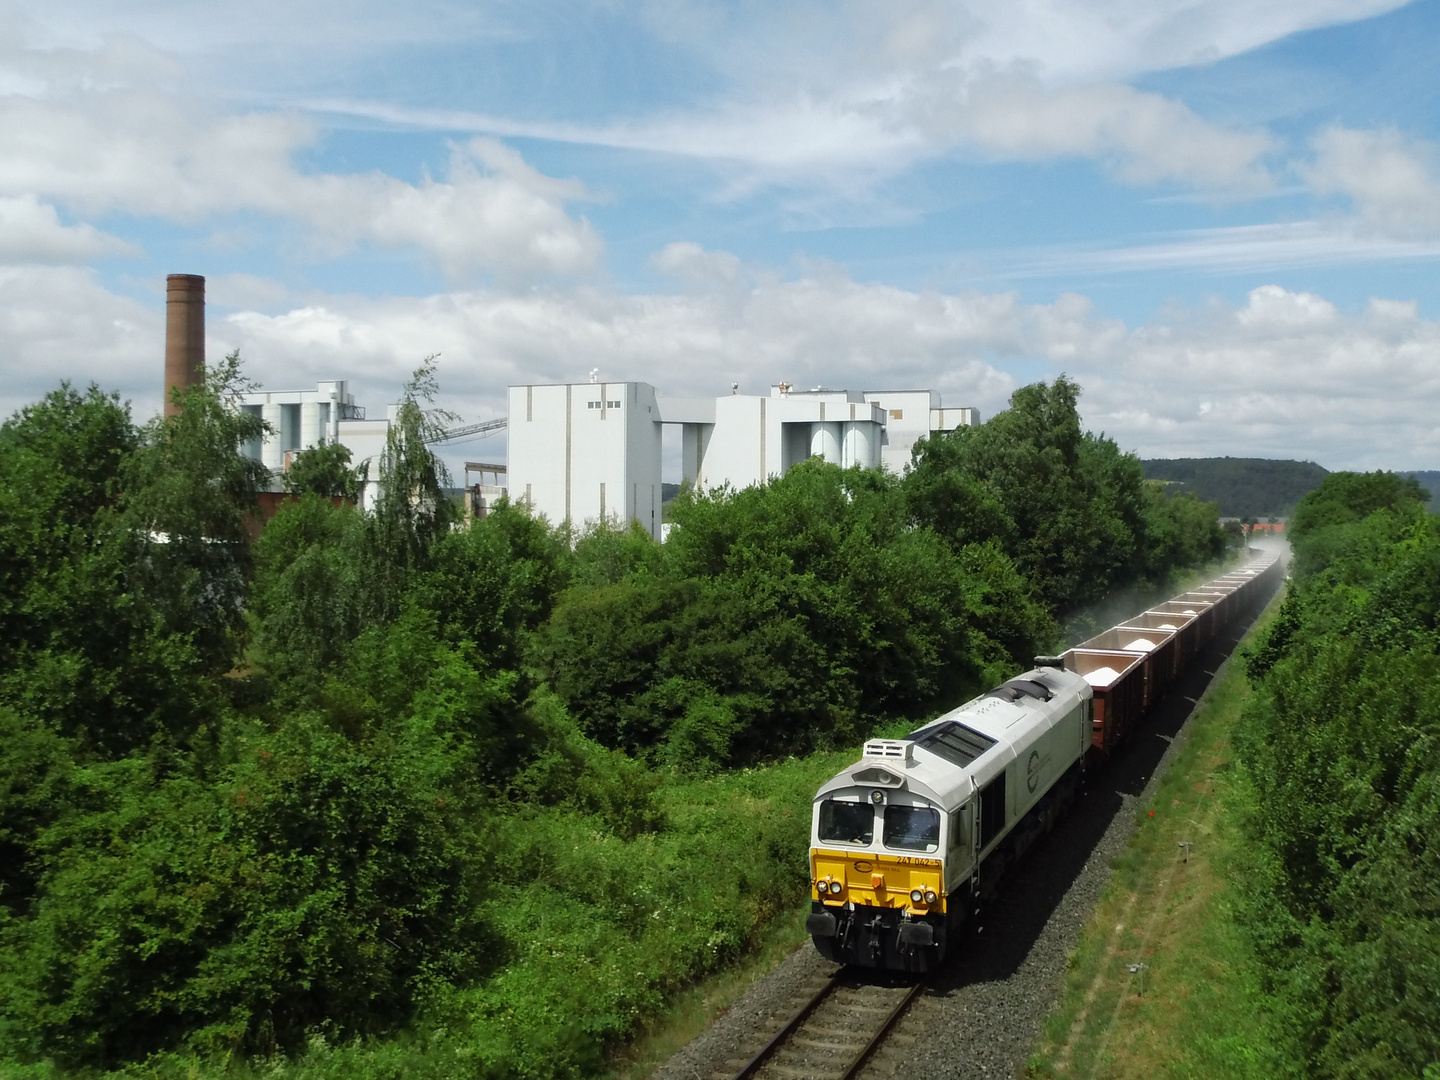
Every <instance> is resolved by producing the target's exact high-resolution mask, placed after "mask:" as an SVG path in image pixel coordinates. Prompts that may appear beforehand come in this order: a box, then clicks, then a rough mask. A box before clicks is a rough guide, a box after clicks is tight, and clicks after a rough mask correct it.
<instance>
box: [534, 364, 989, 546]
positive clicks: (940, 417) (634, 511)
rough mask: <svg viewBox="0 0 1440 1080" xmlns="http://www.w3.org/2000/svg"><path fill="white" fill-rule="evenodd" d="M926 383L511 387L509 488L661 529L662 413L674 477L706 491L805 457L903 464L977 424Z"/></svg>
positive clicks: (566, 511)
mask: <svg viewBox="0 0 1440 1080" xmlns="http://www.w3.org/2000/svg"><path fill="white" fill-rule="evenodd" d="M979 422H980V419H979V415H978V414H977V413H976V411H975V410H974V409H969V408H963V409H957V408H951V409H946V408H942V407H941V404H940V395H939V394H937V393H935V392H934V391H933V390H872V391H863V392H860V391H853V390H826V389H815V390H807V391H799V390H794V389H792V388H791V387H790V386H788V385H786V384H785V383H780V384H778V385H776V386H774V387H772V388H771V390H770V394H769V396H767V397H761V396H758V395H742V394H730V395H727V396H724V397H716V398H673V397H662V396H660V395H658V394H657V393H656V392H655V388H654V387H653V386H651V385H649V384H648V383H642V382H618V383H602V382H593V383H560V384H549V385H528V386H512V387H510V423H509V442H510V449H509V490H510V497H511V498H513V499H515V500H517V501H525V502H527V503H528V504H529V505H530V507H531V509H532V510H534V511H535V512H536V513H540V514H544V515H545V516H546V517H547V518H549V519H550V520H551V521H554V522H561V521H570V522H573V523H575V524H577V525H578V524H583V523H585V522H589V521H599V520H606V519H609V520H619V521H627V520H628V521H638V522H639V523H640V524H641V525H642V526H643V527H644V528H645V530H646V531H647V532H649V533H650V535H652V536H654V537H656V538H657V539H658V538H659V537H660V535H661V520H660V518H661V514H660V502H661V494H660V469H661V425H663V424H675V425H678V426H679V427H680V443H681V473H682V478H683V479H684V480H686V481H689V482H690V483H693V484H694V485H695V487H696V489H697V490H700V491H705V490H709V489H713V488H717V487H720V486H721V485H724V484H729V485H730V486H731V487H734V488H744V487H749V486H751V485H753V484H760V483H764V482H765V481H767V480H769V479H771V478H772V477H776V476H782V475H783V474H784V473H785V472H786V471H787V470H788V469H790V467H791V466H793V465H795V464H797V463H799V462H801V461H804V460H805V459H806V458H809V457H820V458H823V459H824V460H826V461H829V462H833V463H834V464H836V465H840V466H843V467H849V466H851V465H860V466H865V467H868V468H875V467H884V468H887V469H889V470H891V471H892V472H896V473H899V472H902V471H903V470H904V468H905V466H906V465H907V464H908V463H909V461H910V451H911V448H912V447H913V446H914V445H915V442H916V440H918V439H920V438H923V437H924V436H926V435H929V434H930V433H931V432H934V431H950V430H952V429H954V428H956V427H961V426H965V425H973V424H978V423H979Z"/></svg>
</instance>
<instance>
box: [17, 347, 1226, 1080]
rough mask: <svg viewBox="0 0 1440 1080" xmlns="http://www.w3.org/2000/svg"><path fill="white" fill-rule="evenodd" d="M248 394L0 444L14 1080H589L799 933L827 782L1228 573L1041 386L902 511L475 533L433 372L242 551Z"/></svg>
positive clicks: (926, 455)
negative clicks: (1151, 596)
mask: <svg viewBox="0 0 1440 1080" xmlns="http://www.w3.org/2000/svg"><path fill="white" fill-rule="evenodd" d="M241 385H242V383H241V380H240V375H239V370H238V360H237V359H234V358H232V359H231V360H230V361H228V362H227V364H226V365H224V366H222V367H219V368H218V369H216V370H212V371H211V372H210V373H209V374H208V375H207V380H206V383H205V384H204V385H203V386H200V387H197V388H194V389H192V390H190V391H187V394H186V397H185V399H184V402H183V406H184V407H183V410H182V411H181V412H180V414H179V415H178V416H177V417H176V418H174V419H173V420H170V421H160V420H155V421H153V422H151V423H149V424H147V425H145V426H144V427H137V426H136V425H135V424H134V423H133V422H132V420H131V417H130V415H129V411H128V409H127V408H126V407H125V406H124V405H123V404H121V403H120V401H119V400H118V399H117V398H116V397H115V396H113V395H108V394H105V393H103V392H101V391H100V390H98V389H96V388H93V387H92V388H91V389H90V390H89V391H87V392H83V393H82V392H79V391H77V390H75V389H74V388H72V387H69V386H63V387H62V388H60V389H59V390H56V391H55V392H54V393H52V394H50V395H49V396H47V397H46V398H45V399H44V400H43V401H40V402H38V403H36V404H35V405H32V406H30V407H28V408H26V409H24V410H22V411H21V412H20V413H19V414H17V415H16V416H14V417H12V418H11V419H10V420H9V421H7V422H6V423H5V424H4V425H3V426H0V972H3V978H0V1073H4V1075H6V1076H7V1077H11V1076H23V1077H34V1078H36V1080H39V1078H42V1077H43V1078H45V1080H54V1078H56V1077H58V1076H62V1075H65V1070H78V1071H81V1072H82V1073H83V1074H84V1075H86V1076H94V1075H95V1074H94V1073H93V1072H88V1071H86V1070H107V1069H128V1070H134V1071H131V1072H127V1073H126V1075H132V1076H133V1075H140V1074H141V1072H142V1071H143V1074H144V1075H146V1076H151V1077H165V1078H168V1077H180V1076H185V1077H196V1076H211V1075H217V1076H218V1075H222V1074H223V1075H226V1076H231V1077H233V1076H235V1075H237V1073H236V1070H237V1069H241V1068H243V1067H244V1065H243V1063H244V1062H245V1061H247V1060H248V1061H250V1062H251V1063H252V1065H253V1067H254V1068H255V1069H256V1070H257V1071H259V1072H263V1074H264V1075H265V1076H266V1077H271V1078H275V1077H281V1076H285V1075H288V1076H291V1077H299V1076H304V1077H307V1078H316V1077H337V1078H338V1077H342V1076H343V1077H346V1078H347V1080H349V1078H352V1077H379V1076H399V1075H404V1076H406V1077H433V1078H435V1080H440V1078H442V1077H443V1078H449V1077H455V1076H473V1077H483V1078H485V1080H505V1078H511V1077H514V1078H524V1080H554V1078H559V1077H566V1078H577V1077H583V1076H595V1075H601V1074H603V1073H604V1072H605V1070H606V1062H605V1060H604V1057H603V1052H604V1050H605V1048H606V1047H608V1046H613V1045H614V1044H615V1043H617V1042H618V1041H620V1040H623V1039H625V1038H627V1037H629V1036H631V1035H633V1034H634V1033H635V1032H636V1031H637V1030H638V1029H639V1028H640V1026H641V1025H642V1024H643V1023H644V1022H645V1021H646V1020H647V1018H649V1017H652V1016H654V1015H655V1013H656V1012H657V1011H658V1010H659V1009H661V1008H662V1007H663V1004H664V1002H665V1001H666V1000H667V998H668V997H671V996H673V994H674V992H675V991H676V990H677V989H678V988H680V987H682V986H684V985H686V984H687V983H689V982H692V981H693V980H694V979H696V978H698V977H700V976H702V975H704V974H706V973H707V972H709V971H713V970H714V969H716V968H717V967H719V966H721V965H723V964H725V963H727V962H728V961H729V960H731V959H733V958H734V957H735V956H736V955H737V954H739V953H741V952H743V951H744V950H745V949H746V948H747V947H748V946H749V945H750V944H751V943H752V942H753V940H754V937H755V935H756V933H757V931H758V928H760V927H762V926H763V925H764V924H765V923H766V921H767V920H768V919H771V918H774V917H775V915H776V914H777V912H781V911H785V910H790V909H792V908H793V906H794V905H795V904H797V903H798V902H799V900H800V898H801V897H802V895H803V894H804V890H805V888H806V882H807V878H808V873H807V867H806V864H805V836H806V834H807V822H808V807H809V797H810V793H811V792H813V790H814V788H815V785H816V784H817V783H818V782H819V780H820V778H821V777H823V776H825V775H828V774H829V773H831V772H833V770H834V769H835V768H837V767H839V763H838V762H837V761H836V760H827V759H826V758H825V756H824V754H825V753H826V752H833V751H834V750H835V748H840V747H846V746H853V745H854V744H855V743H856V742H857V741H858V740H860V739H862V738H863V737H865V736H866V735H867V734H869V733H870V732H871V731H873V730H874V729H875V727H876V725H877V724H879V723H881V722H883V721H887V720H890V721H895V722H898V721H899V718H909V717H916V716H923V715H927V714H928V713H929V712H931V711H933V710H935V709H937V708H941V707H945V706H947V705H949V704H953V703H956V702H957V701H958V700H959V699H961V698H963V696H965V695H967V694H969V693H971V692H973V691H975V690H976V689H977V688H979V687H982V686H984V685H988V684H992V683H993V681H994V680H997V679H999V678H1002V677H1005V676H1008V675H1009V674H1012V673H1014V672H1015V671H1016V670H1018V669H1020V668H1021V667H1022V666H1023V665H1025V664H1027V663H1028V662H1029V661H1030V658H1031V657H1032V656H1033V654H1034V653H1035V652H1036V651H1038V650H1042V649H1049V648H1052V647H1053V646H1054V644H1055V639H1056V636H1057V632H1056V620H1057V618H1063V617H1065V616H1067V615H1069V614H1071V613H1073V612H1074V611H1075V609H1076V608H1077V607H1080V606H1082V605H1086V604H1089V603H1093V602H1094V601H1096V600H1097V599H1099V598H1101V597H1103V596H1105V595H1106V594H1107V592H1109V591H1110V590H1112V589H1116V588H1127V587H1133V586H1137V585H1144V584H1147V583H1148V584H1152V585H1153V584H1156V583H1160V582H1163V581H1164V580H1166V579H1167V578H1168V577H1169V575H1170V574H1171V573H1172V571H1175V570H1177V569H1180V568H1184V567H1190V566H1193V565H1196V564H1200V563H1205V562H1208V561H1211V560H1214V559H1216V558H1217V557H1218V556H1220V555H1221V554H1222V551H1223V547H1224V544H1225V536H1226V534H1225V533H1224V532H1222V530H1221V529H1220V527H1219V524H1218V521H1217V516H1216V512H1215V508H1214V506H1213V505H1210V504H1207V503H1203V502H1200V501H1199V500H1197V499H1195V498H1193V497H1189V496H1184V495H1182V496H1177V497H1168V496H1167V495H1166V494H1165V493H1164V492H1163V491H1162V490H1161V489H1160V488H1159V486H1158V485H1151V484H1147V483H1145V481H1144V479H1143V474H1142V470H1141V467H1140V463H1139V461H1138V460H1136V458H1135V457H1134V456H1133V455H1130V454H1126V453H1124V452H1123V451H1121V450H1120V448H1119V447H1117V446H1116V445H1115V443H1114V442H1112V441H1111V440H1108V439H1105V438H1103V437H1097V436H1095V435H1093V434H1090V433H1087V432H1085V431H1084V430H1083V429H1082V428H1081V426H1080V421H1079V414H1078V411H1077V406H1076V399H1077V396H1078V394H1079V388H1078V387H1077V386H1076V385H1075V384H1073V383H1071V382H1068V381H1067V380H1065V379H1059V380H1056V381H1055V382H1054V383H1053V384H1050V385H1046V384H1037V385H1034V386H1027V387H1024V388H1022V389H1021V390H1019V391H1017V392H1016V393H1015V395H1014V396H1013V397H1012V399H1011V407H1010V408H1009V409H1008V410H1007V411H1005V412H1002V413H1000V414H999V415H997V416H996V417H994V418H993V419H991V420H990V421H989V422H988V423H986V424H984V425H981V426H979V427H975V428H962V429H960V430H958V431H955V432H953V433H949V434H943V435H938V436H935V437H932V438H931V439H929V440H926V441H925V443H924V444H922V446H921V447H920V452H919V454H918V456H917V459H916V463H915V467H914V468H913V469H912V470H911V471H910V472H908V473H907V474H906V476H905V477H903V478H901V477H897V476H894V475H892V474H890V473H886V472H881V471H879V470H862V469H848V470H842V469H840V468H838V467H836V466H833V465H827V464H825V463H824V462H821V461H818V460H811V461H808V462H804V463H802V464H800V465H798V466H797V467H795V468H794V469H792V470H790V472H789V473H787V474H786V475H785V476H784V477H782V478H779V479H776V480H773V481H771V482H770V483H768V484H765V485H762V486H758V487H752V488H749V489H746V490H744V491H730V490H722V491H718V492H714V493H710V494H706V495H696V494H695V493H693V492H686V493H682V494H681V495H680V496H679V497H678V498H677V499H676V501H675V503H674V506H673V508H672V512H671V519H672V526H673V528H672V531H671V533H670V537H669V540H668V542H667V543H665V544H663V545H662V544H659V543H656V542H655V541H653V540H652V539H651V538H650V537H649V536H648V535H646V534H645V533H644V532H643V531H640V530H639V529H638V528H637V529H626V528H622V527H619V526H617V525H613V524H612V525H605V524H603V523H602V524H599V525H596V526H593V527H591V528H589V529H586V530H583V531H580V532H576V531H572V530H571V529H569V528H568V527H556V526H553V525H551V524H550V523H548V522H546V521H544V520H543V519H537V518H533V517H531V516H530V515H529V514H528V513H526V512H525V511H524V510H523V509H522V508H519V507H515V506H510V505H507V504H505V503H504V502H503V501H502V502H501V503H500V504H499V505H498V507H497V508H496V509H495V511H494V512H493V513H492V514H490V515H489V516H488V517H486V518H485V519H483V520H480V521H477V522H473V523H470V524H468V525H467V524H466V523H464V522H462V521H461V520H459V517H458V513H457V510H456V506H455V503H454V502H453V501H452V500H450V499H449V498H447V497H446V494H445V490H446V489H445V478H444V475H443V469H441V468H440V467H439V464H438V462H437V461H436V459H435V457H434V456H433V455H432V454H431V452H430V451H429V450H428V448H427V442H428V440H429V438H430V437H431V436H432V435H433V433H434V428H435V425H436V423H437V418H436V416H435V415H434V414H433V413H428V412H427V409H426V407H425V403H426V401H427V400H430V399H431V398H432V397H433V394H434V390H435V387H434V381H433V371H432V370H431V369H429V368H422V369H421V370H420V371H419V372H417V375H416V378H415V379H414V380H413V381H412V383H411V385H410V387H409V388H408V389H407V391H406V393H405V395H404V400H403V402H402V404H401V406H400V408H399V411H398V417H397V422H396V424H395V425H394V426H393V428H392V430H391V433H390V436H389V442H388V445H387V447H386V450H385V453H384V455H383V457H382V459H381V462H380V478H381V480H382V485H381V495H380V497H379V499H378V500H377V503H376V505H375V507H374V509H373V512H371V513H361V512H359V511H358V510H356V508H355V507H354V506H353V505H352V504H350V503H347V502H345V501H344V498H343V497H344V496H345V494H346V493H347V492H351V491H353V490H354V487H355V477H354V476H353V475H352V474H350V473H349V472H348V462H347V461H346V456H345V453H344V451H343V448H341V447H336V446H328V447H320V448H317V449H315V450H312V451H306V452H305V453H302V454H301V455H299V458H298V459H297V461H296V463H295V464H294V465H293V466H292V468H291V471H290V473H289V474H288V475H289V479H290V482H291V486H292V487H296V488H301V489H305V490H303V491H302V493H301V497H300V498H299V499H298V500H296V501H295V502H293V503H291V504H288V505H286V506H284V507H283V508H282V509H281V511H280V512H279V514H277V516H276V517H275V518H274V519H273V520H272V521H271V522H270V523H269V525H268V526H267V527H266V529H265V531H264V533H263V535H262V536H261V537H260V539H259V540H258V541H256V542H254V543H253V544H252V543H250V542H248V541H247V522H249V521H251V520H252V515H253V513H254V509H255V506H256V489H257V484H258V483H259V482H260V481H261V480H262V479H263V478H264V477H263V476H262V473H261V471H260V470H259V467H258V466H256V465H255V464H254V463H252V462H249V461H248V460H247V459H246V458H244V457H243V456H242V455H241V453H240V448H241V447H243V446H244V445H245V444H246V443H247V442H249V441H251V440H253V439H254V438H256V437H258V436H259V435H260V434H261V425H260V421H259V420H258V418H256V417H253V416H250V415H249V414H245V413H239V412H235V411H232V410H231V409H229V408H227V407H226V406H225V402H226V401H227V400H230V399H231V398H232V397H233V395H234V394H235V392H236V391H237V389H238V388H239V387H240V386H241ZM816 751H819V752H820V753H821V756H820V757H814V756H807V757H804V758H801V757H799V756H798V755H802V754H804V755H813V754H814V752H816ZM791 755H795V756H794V757H791ZM258 1059H264V1060H258ZM141 1063H143V1065H142V1064H141Z"/></svg>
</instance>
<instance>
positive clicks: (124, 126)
mask: <svg viewBox="0 0 1440 1080" xmlns="http://www.w3.org/2000/svg"><path fill="white" fill-rule="evenodd" d="M13 51H14V50H11V52H12V53H13ZM113 52H114V48H113V46H112V45H106V46H105V47H103V48H101V49H99V50H96V51H93V52H80V53H71V52H66V53H64V54H63V55H61V54H58V53H53V52H52V53H46V54H42V58H43V60H44V61H45V62H44V63H40V62H38V61H36V62H34V63H31V64H29V65H28V67H27V66H25V65H19V66H18V67H19V70H22V71H23V72H24V73H26V74H27V77H32V76H33V77H35V78H41V77H43V79H44V80H45V81H44V84H43V90H42V91H39V92H32V93H11V94H8V95H4V96H0V146H4V147H5V152H4V154H0V197H3V196H5V195H9V196H11V197H13V198H18V199H22V200H23V199H43V200H47V201H50V202H54V203H59V204H62V205H64V206H66V207H67V208H69V209H71V210H74V211H76V212H78V213H82V214H86V215H102V214H114V213H124V214H132V215H138V216H141V217H153V218H159V219H162V220H166V221H171V222H179V223H182V224H192V225H193V224H198V223H203V222H205V221H208V220H213V219H215V218H217V217H224V216H225V215H230V214H234V213H237V212H245V211H251V212H259V213H261V214H264V215H268V216H271V217H273V218H276V219H279V220H282V221H287V222H293V223H295V224H298V225H299V226H300V227H301V229H302V234H303V236H304V237H305V238H306V240H307V241H308V243H309V244H310V245H311V246H312V247H313V249H314V251H315V252H317V253H321V254H324V255H330V256H335V255H340V254H344V253H346V252H348V251H350V250H353V249H354V248H355V247H356V246H357V245H359V244H373V245H375V246H377V247H381V248H390V249H401V250H404V249H419V250H420V251H422V252H425V253H426V254H428V255H429V256H430V257H431V258H433V259H434V260H435V262H436V263H437V264H438V265H439V266H440V268H441V269H442V270H444V271H445V272H446V273H447V274H450V275H453V276H462V275H465V274H467V273H470V272H472V271H476V270H483V271H490V272H493V273H496V274H498V275H500V276H502V277H516V276H526V275H536V274H539V275H547V274H562V275H563V274H576V273H584V272H586V271H588V270H590V269H591V268H593V267H594V266H595V265H596V264H597V262H598V261H599V259H600V257H601V253H602V250H603V245H602V243H601V241H600V238H599V236H598V234H597V233H596V232H595V230H594V228H593V227H592V226H591V225H590V224H589V222H587V221H585V220H584V219H583V218H581V219H576V218H573V217H571V216H570V215H569V213H568V212H567V209H566V207H567V204H568V203H570V202H572V201H574V200H578V199H584V198H586V197H587V196H586V192H585V189H584V187H583V185H581V184H580V183H579V182H578V181H574V180H557V179H554V178H551V177H548V176H545V175H543V174H541V173H539V172H537V171H536V170H535V169H533V168H531V167H530V166H528V165H527V164H526V163H525V162H524V160H523V159H522V158H521V156H520V155H519V154H518V153H516V152H515V151H513V150H511V149H509V148H507V147H505V146H503V145H501V144H499V143H497V142H495V141H494V140H492V139H472V140H470V141H469V142H468V143H465V144H463V145H458V146H455V147H453V148H452V153H451V158H450V162H449V166H448V171H447V175H446V176H445V178H444V179H442V180H434V179H430V178H426V179H424V180H422V181H421V182H419V183H416V184H411V183H406V182H404V181H401V180H398V179H396V178H394V177H392V176H388V175H385V174H384V173H380V172H371V173H363V174H354V173H350V174H336V173H311V172H305V171H302V170H301V169H299V168H297V167H296V164H295V160H294V159H295V156H296V155H297V153H298V152H300V151H302V150H305V149H307V148H308V147H309V146H311V145H312V144H313V142H314V140H315V139H316V136H317V132H316V129H315V127H314V125H313V124H312V123H311V122H310V121H308V120H306V119H304V118H303V117H301V116H299V115H296V114H293V113H280V112H265V113H261V112H252V113H246V114H241V115H224V114H217V113H214V112H212V111H210V110H209V109H208V108H206V107H204V106H203V105H202V104H200V103H199V98H198V95H196V94H194V93H192V92H186V91H192V90H193V87H183V88H182V89H181V91H180V92H174V91H168V90H161V89H156V88H153V87H151V86H146V85H138V86H137V85H132V84H131V83H130V82H127V81H126V77H125V75H126V71H127V70H128V69H126V68H125V63H124V62H122V61H121V60H115V59H114V58H113V57H112V56H111V54H112V53H113ZM32 53H34V50H27V51H25V52H24V54H23V55H25V56H31V54H32ZM126 58H127V59H125V62H128V58H129V54H128V53H127V54H126ZM32 59H33V57H32ZM91 65H93V66H94V68H95V69H96V72H97V73H98V76H104V78H103V79H98V82H99V83H100V85H96V84H92V83H91V82H88V81H87V80H86V78H85V76H86V74H87V73H88V72H89V71H90V66H91ZM98 76H97V77H98ZM31 216H32V217H33V216H34V214H33V213H32V215H31ZM52 232H53V230H52ZM69 235H70V236H71V238H72V239H71V244H72V246H73V245H74V244H75V243H77V242H78V240H79V239H80V237H79V234H76V233H71V234H69ZM86 236H87V237H88V239H89V241H90V242H91V244H92V246H93V245H94V244H95V243H97V242H98V237H99V234H86Z"/></svg>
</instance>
